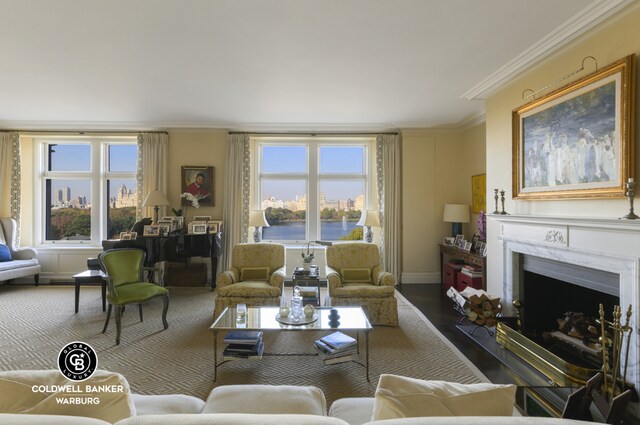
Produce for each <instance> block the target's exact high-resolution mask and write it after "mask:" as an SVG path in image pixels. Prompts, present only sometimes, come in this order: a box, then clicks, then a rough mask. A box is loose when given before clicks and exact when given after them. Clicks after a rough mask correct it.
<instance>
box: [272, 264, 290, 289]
mask: <svg viewBox="0 0 640 425" xmlns="http://www.w3.org/2000/svg"><path fill="white" fill-rule="evenodd" d="M285 276H286V274H285V267H284V266H282V267H280V268H279V269H278V270H276V271H275V272H273V273H272V274H271V278H269V285H271V286H275V287H276V288H280V289H282V285H283V284H284V278H285Z"/></svg>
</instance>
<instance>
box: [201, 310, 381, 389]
mask: <svg viewBox="0 0 640 425" xmlns="http://www.w3.org/2000/svg"><path fill="white" fill-rule="evenodd" d="M332 308H335V309H337V310H338V314H339V315H340V324H339V325H338V326H336V327H331V326H330V325H329V311H330V310H331V309H332ZM316 311H317V313H318V320H316V321H315V322H313V323H309V324H306V325H285V324H282V323H279V322H278V321H277V320H276V314H278V312H279V307H249V308H247V314H246V318H245V320H244V321H241V322H240V321H237V320H236V309H235V308H232V307H227V308H225V310H224V311H223V312H222V314H220V316H218V317H217V318H216V320H215V321H214V322H213V324H212V325H211V327H210V328H209V329H210V330H211V331H212V332H213V361H214V369H213V381H214V382H215V381H216V380H217V379H218V366H221V365H222V364H224V363H226V362H228V361H230V360H223V361H221V362H218V332H220V331H231V330H249V331H263V332H272V331H281V332H282V331H285V332H286V331H291V332H304V331H320V332H327V333H329V332H335V331H341V332H342V331H347V332H356V339H357V345H356V353H357V354H360V332H363V333H364V355H365V362H364V364H363V363H361V362H358V361H355V360H354V361H352V362H353V363H357V364H359V365H361V366H363V367H364V368H365V370H366V376H367V382H371V381H370V379H369V332H370V331H371V329H372V326H371V323H369V320H368V319H367V316H366V315H365V314H364V311H363V310H362V307H343V306H340V307H317V308H316ZM263 355H268V356H318V354H317V353H299V354H297V353H288V354H277V353H265V354H263Z"/></svg>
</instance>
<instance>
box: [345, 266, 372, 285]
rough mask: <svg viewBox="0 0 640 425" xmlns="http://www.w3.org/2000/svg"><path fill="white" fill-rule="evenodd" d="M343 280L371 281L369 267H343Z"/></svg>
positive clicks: (352, 281)
mask: <svg viewBox="0 0 640 425" xmlns="http://www.w3.org/2000/svg"><path fill="white" fill-rule="evenodd" d="M342 281H343V282H345V283H371V271H370V270H369V269H342Z"/></svg>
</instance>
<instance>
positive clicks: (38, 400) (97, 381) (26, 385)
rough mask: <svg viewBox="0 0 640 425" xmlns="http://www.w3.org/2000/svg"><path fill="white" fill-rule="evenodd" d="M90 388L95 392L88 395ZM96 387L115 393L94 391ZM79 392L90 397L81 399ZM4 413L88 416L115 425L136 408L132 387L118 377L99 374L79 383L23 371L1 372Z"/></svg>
mask: <svg viewBox="0 0 640 425" xmlns="http://www.w3.org/2000/svg"><path fill="white" fill-rule="evenodd" d="M87 386H91V387H93V388H91V389H89V391H87ZM96 386H104V388H110V389H111V390H112V391H106V390H105V391H93V389H95V387H96ZM34 388H36V390H35V391H34ZM120 390H121V391H120ZM79 391H80V392H82V393H88V394H89V395H90V397H81V396H79V395H78V392H79ZM82 400H84V402H85V403H87V402H88V400H91V403H92V404H83V402H82ZM72 402H73V403H77V404H71V403H72ZM0 412H4V413H21V414H41V415H68V416H86V417H89V418H95V419H100V420H103V421H106V422H110V423H115V422H117V421H119V420H121V419H124V418H127V417H129V416H133V415H135V407H134V405H133V402H132V401H131V393H130V390H129V383H128V382H127V380H126V379H125V378H124V377H123V376H122V375H120V374H118V373H113V372H107V371H104V370H98V371H96V372H95V373H94V374H93V376H92V377H91V378H89V379H87V380H85V381H82V382H75V381H70V380H68V379H67V378H65V377H64V376H62V374H61V373H60V372H59V371H58V370H27V371H25V370H21V371H8V372H0Z"/></svg>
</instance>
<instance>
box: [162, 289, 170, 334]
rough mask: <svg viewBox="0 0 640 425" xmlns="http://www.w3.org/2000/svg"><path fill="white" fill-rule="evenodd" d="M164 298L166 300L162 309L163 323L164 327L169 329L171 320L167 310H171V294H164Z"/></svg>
mask: <svg viewBox="0 0 640 425" xmlns="http://www.w3.org/2000/svg"><path fill="white" fill-rule="evenodd" d="M162 300H163V301H164V307H163V309H162V324H163V325H164V328H165V329H167V328H168V327H169V322H167V311H168V310H169V295H163V296H162Z"/></svg>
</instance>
